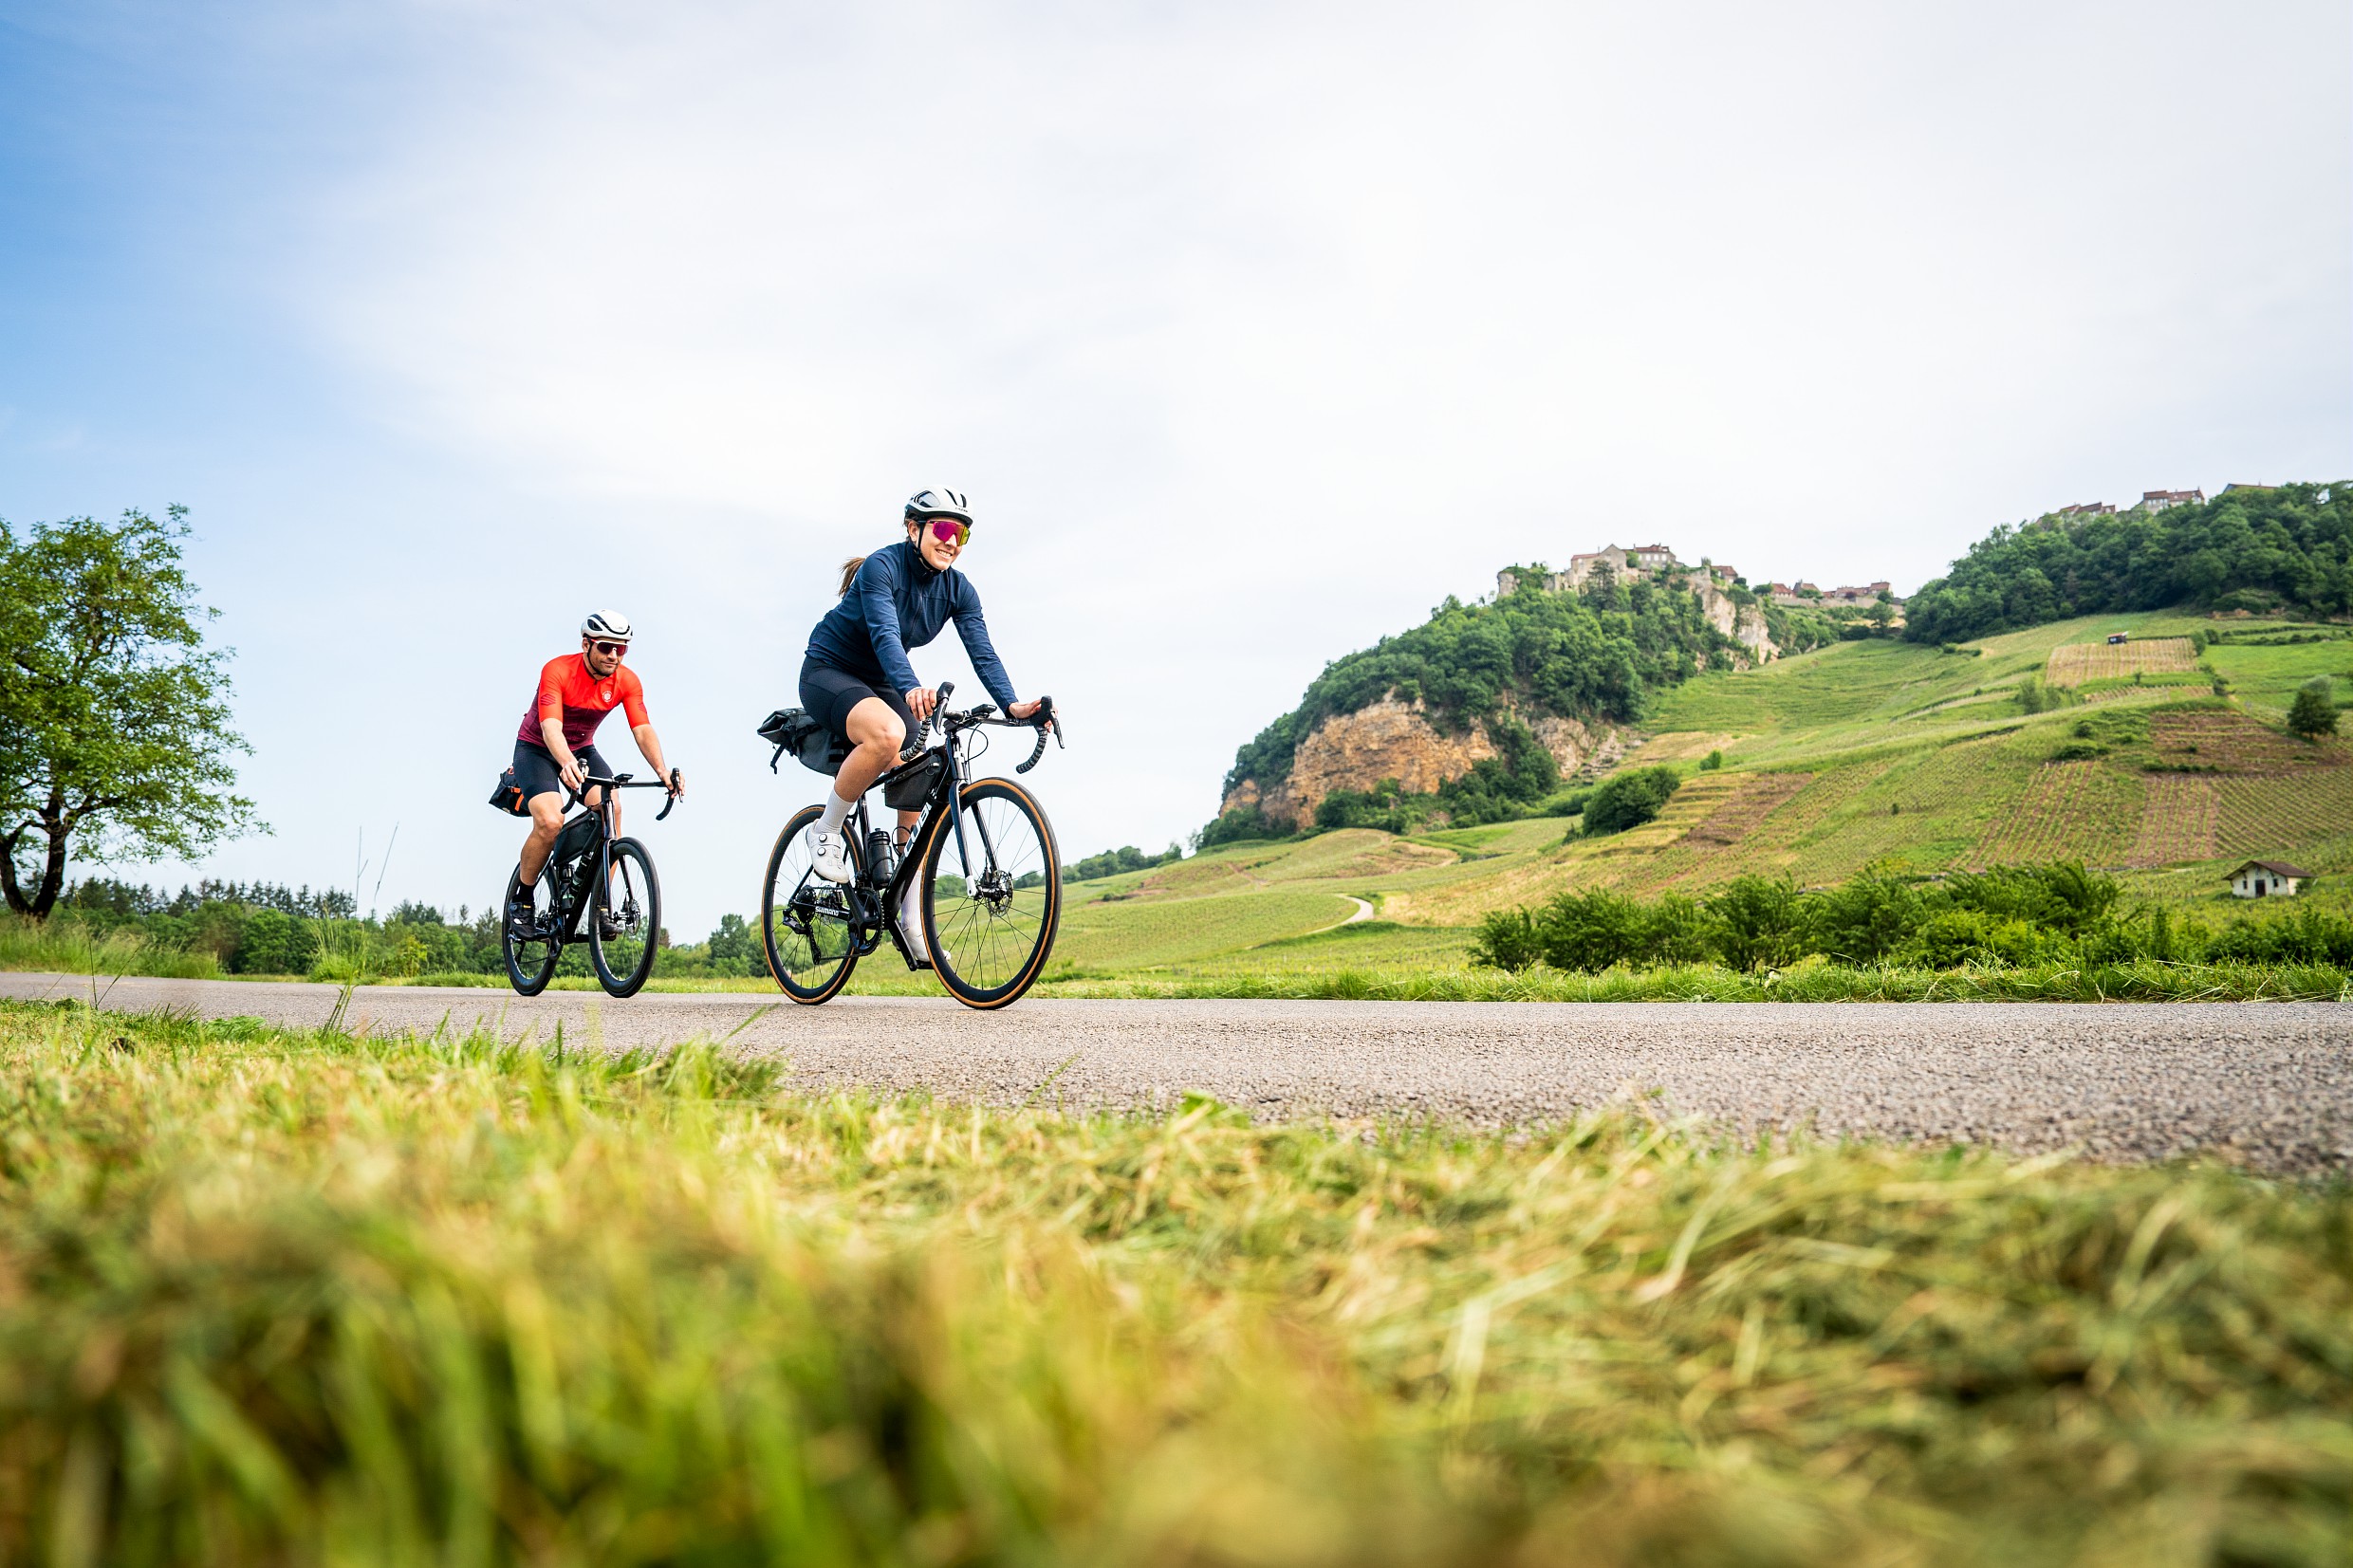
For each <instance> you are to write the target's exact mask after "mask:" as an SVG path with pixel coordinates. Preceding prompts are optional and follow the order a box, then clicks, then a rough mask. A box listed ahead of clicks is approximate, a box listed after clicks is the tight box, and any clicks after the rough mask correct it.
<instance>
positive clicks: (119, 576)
mask: <svg viewBox="0 0 2353 1568" xmlns="http://www.w3.org/2000/svg"><path fill="white" fill-rule="evenodd" d="M186 518H187V508H186V507H172V508H171V509H170V511H169V512H168V513H167V514H166V521H164V522H160V523H158V522H157V521H156V520H155V519H154V518H151V517H148V516H146V515H145V514H144V513H141V512H138V511H127V512H125V513H123V514H122V518H121V521H120V522H119V523H114V524H105V523H100V522H98V521H96V520H95V519H92V518H87V517H76V518H68V519H66V520H65V522H63V523H41V524H36V525H34V526H33V528H32V530H31V531H30V533H28V534H27V535H26V536H24V537H23V538H19V537H18V536H17V535H16V534H15V533H14V532H13V531H12V530H11V529H10V528H9V526H8V524H7V523H5V522H0V648H5V649H6V650H7V652H6V654H5V655H0V894H4V895H6V897H7V899H8V905H9V909H11V910H13V911H15V912H16V913H20V914H28V915H31V916H33V917H34V918H35V919H43V918H46V916H47V915H48V913H49V910H50V909H51V907H52V906H54V905H55V904H56V902H57V895H58V894H59V892H60V891H61V890H62V889H63V888H64V887H65V862H66V858H67V856H68V853H69V852H70V853H71V854H72V855H74V856H76V857H79V858H82V859H84V860H89V861H97V862H102V861H106V860H116V859H133V860H136V859H149V858H156V857H157V856H159V855H166V854H169V855H176V856H180V857H183V858H193V857H195V856H197V855H200V854H201V853H203V852H204V851H205V850H206V849H207V848H209V847H210V846H211V845H213V843H215V842H217V841H218V840H219V839H223V838H225V837H229V836H231V835H233V834H235V833H238V832H241V831H245V830H247V829H250V828H252V827H255V826H257V825H258V824H257V823H256V822H255V821H254V818H253V802H250V801H248V800H245V799H243V798H241V797H239V796H236V795H233V794H232V793H230V790H231V787H232V785H233V784H235V782H236V772H235V769H234V768H232V766H230V763H229V760H228V759H229V757H230V754H231V753H232V752H237V751H250V750H251V749H252V748H251V747H249V746H248V745H246V743H245V741H244V739H243V737H241V736H239V735H238V734H237V732H236V731H235V730H233V729H231V728H230V713H229V703H228V700H227V699H228V692H229V681H228V675H227V673H226V672H227V665H228V662H229V656H230V652H231V651H230V650H228V649H225V648H207V647H206V646H205V645H204V627H203V623H204V622H205V621H207V620H210V619H212V618H213V617H214V616H216V615H217V614H218V612H217V611H214V610H210V609H206V608H204V607H203V606H201V605H199V604H198V603H197V602H196V598H195V596H196V587H195V583H193V582H191V581H189V580H188V575H187V573H186V572H185V571H184V570H182V569H181V566H180V541H181V540H182V539H184V538H186V537H187V534H188V525H187V522H186Z"/></svg>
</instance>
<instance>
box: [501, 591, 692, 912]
mask: <svg viewBox="0 0 2353 1568" xmlns="http://www.w3.org/2000/svg"><path fill="white" fill-rule="evenodd" d="M632 635H633V634H632V633H631V631H630V627H629V618H628V617H627V616H624V615H622V614H621V613H620V612H619V611H617V610H598V611H596V612H594V613H593V614H591V615H590V616H589V617H588V618H587V619H585V620H584V621H582V622H581V623H580V652H579V653H578V654H565V655H560V656H558V657H556V658H551V659H549V660H548V661H547V663H546V664H545V665H543V666H542V667H541V669H540V672H539V692H538V693H537V695H535V696H534V697H533V698H532V700H531V706H530V707H528V708H527V709H525V710H523V728H522V729H520V730H518V731H517V732H516V734H515V748H514V772H515V782H516V783H517V784H520V785H522V787H523V802H524V804H525V806H526V807H527V808H528V810H529V811H530V813H531V832H530V836H529V837H528V838H527V839H524V840H523V859H522V863H521V864H520V865H519V866H518V867H517V868H516V885H517V888H518V890H519V892H518V895H517V896H516V898H515V899H514V901H513V902H511V903H510V904H509V905H508V906H507V924H508V927H509V929H510V930H511V931H513V932H514V933H515V934H516V935H517V936H526V937H528V936H532V935H535V934H537V932H535V931H534V929H533V922H534V919H535V916H534V915H533V913H532V910H531V887H532V884H533V883H535V882H537V881H538V880H539V874H540V872H541V871H542V870H543V869H544V868H545V867H546V866H547V853H548V851H549V850H551V849H553V848H554V847H555V842H556V834H557V833H558V832H559V831H561V830H562V828H563V826H564V791H565V790H566V789H572V790H577V789H579V788H580V786H581V781H582V780H583V779H584V778H586V777H588V776H589V775H591V774H594V775H597V776H599V777H602V778H607V779H609V778H611V777H612V776H613V775H612V770H611V769H610V768H608V767H606V766H605V765H604V758H603V757H602V755H600V754H599V753H598V751H597V748H596V747H595V746H593V745H591V744H590V742H591V740H592V738H593V737H594V736H595V735H596V732H597V727H598V726H599V725H601V724H602V723H603V722H604V715H606V714H607V713H610V712H611V711H612V710H614V709H616V708H619V709H621V710H624V711H625V712H627V714H628V715H629V733H630V734H631V735H632V736H634V737H635V738H636V740H637V743H638V750H639V752H641V753H643V754H644V757H645V760H646V761H647V762H648V763H649V764H651V765H652V766H653V769H654V776H655V777H656V778H658V779H665V780H668V781H669V784H670V793H671V794H673V795H684V794H685V793H686V783H685V780H684V779H683V778H681V777H680V776H679V775H677V774H675V773H673V772H671V770H670V769H669V767H668V766H665V765H664V764H663V762H662V749H661V740H660V737H658V736H657V735H656V734H655V733H654V723H653V721H652V720H651V719H649V718H647V717H646V715H645V688H644V687H643V686H642V685H640V684H639V680H638V673H637V672H636V671H634V670H624V669H622V668H621V657H622V655H625V654H627V653H628V652H629V639H630V637H631V636H632ZM603 795H604V791H603V790H602V789H591V790H590V791H588V793H587V796H586V803H587V804H589V805H591V806H594V805H596V804H597V803H598V802H600V801H601V800H602V798H603ZM614 810H615V816H614V821H615V825H616V826H618V825H619V822H620V806H619V802H615V807H614Z"/></svg>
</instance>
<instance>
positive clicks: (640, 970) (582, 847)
mask: <svg viewBox="0 0 2353 1568" xmlns="http://www.w3.org/2000/svg"><path fill="white" fill-rule="evenodd" d="M676 784H677V774H676V770H675V769H674V770H673V771H672V773H671V782H670V783H669V784H663V783H662V782H661V781H659V780H658V779H656V780H648V781H646V782H645V783H643V784H639V783H635V782H633V780H632V776H631V775H630V774H627V773H621V774H618V775H616V776H614V777H612V778H609V779H606V778H597V777H593V776H592V777H588V778H584V779H583V780H581V787H580V789H577V790H572V789H567V790H566V791H565V795H566V797H567V799H566V800H565V802H564V805H565V810H567V811H568V810H570V809H571V808H572V807H573V806H575V805H580V804H582V803H584V791H586V790H588V789H592V788H596V787H597V786H599V785H602V786H603V793H602V795H600V796H599V797H598V799H597V803H596V804H595V805H593V806H590V807H588V809H587V810H585V811H584V812H582V813H581V814H580V815H579V816H577V817H575V818H573V819H572V820H571V821H568V822H566V823H565V824H564V830H563V831H562V832H561V833H559V834H557V835H556V843H555V848H554V849H552V850H550V851H549V852H548V855H547V865H545V866H543V867H542V868H541V869H540V873H539V880H538V881H536V882H534V883H533V884H532V886H531V908H532V912H533V923H532V928H531V929H532V934H531V935H529V936H523V937H519V936H517V935H516V934H515V933H514V929H513V922H512V921H511V920H506V919H503V918H502V922H501V926H500V935H499V946H500V949H501V950H503V951H504V952H505V954H506V958H507V978H508V980H509V981H510V982H511V983H512V984H513V986H514V988H515V991H516V993H517V994H518V995H521V996H537V995H538V994H539V993H540V992H542V991H544V990H546V989H547V982H548V981H550V980H553V979H554V978H555V973H556V965H557V964H559V963H561V962H562V961H563V958H564V949H565V945H566V944H569V943H574V942H585V943H587V944H588V962H589V964H590V966H591V967H592V968H595V970H596V971H597V984H599V985H600V986H602V987H604V988H605V990H606V991H608V992H609V993H611V994H612V995H614V996H635V995H637V994H638V988H639V987H641V986H643V985H644V984H645V981H646V977H647V976H648V975H650V974H652V973H653V972H654V954H655V953H656V952H657V951H658V950H659V948H660V945H661V883H660V881H659V880H658V878H657V877H656V876H654V858H653V857H652V856H650V855H648V854H646V852H645V846H644V845H643V844H641V843H639V842H638V841H637V840H636V839H623V838H619V837H617V836H615V834H614V832H613V818H614V811H615V808H616V807H617V806H618V805H619V803H620V800H621V797H620V795H619V793H618V791H621V790H623V789H668V790H670V791H671V796H670V800H669V802H668V803H667V804H665V805H664V806H663V807H662V808H661V811H660V812H659V813H658V815H657V816H656V817H655V818H654V821H661V820H662V818H664V817H667V816H669V815H670V808H671V807H672V806H675V805H676V804H677V803H678V797H677V791H676ZM522 882H523V872H522V867H521V866H517V867H516V868H515V870H513V871H512V872H510V873H509V874H508V876H507V897H508V900H509V903H508V904H507V905H503V906H501V907H502V909H504V908H510V907H511V904H512V900H513V898H514V897H515V895H516V893H517V891H518V890H519V889H520V888H521V886H522Z"/></svg>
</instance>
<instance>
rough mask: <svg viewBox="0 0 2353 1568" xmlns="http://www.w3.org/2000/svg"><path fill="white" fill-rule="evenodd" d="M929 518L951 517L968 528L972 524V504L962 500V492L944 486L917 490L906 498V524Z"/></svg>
mask: <svg viewBox="0 0 2353 1568" xmlns="http://www.w3.org/2000/svg"><path fill="white" fill-rule="evenodd" d="M929 517H953V518H954V519H955V520H956V521H957V522H959V523H961V524H963V525H964V526H967V527H970V526H972V522H973V507H972V504H971V503H970V502H969V501H967V500H966V499H965V498H964V492H963V491H962V490H952V489H948V488H947V487H946V486H944V485H942V486H938V487H936V488H935V489H928V490H917V491H916V492H915V493H914V494H913V495H911V496H909V497H907V521H908V522H910V523H914V522H917V521H919V520H921V519H924V518H929Z"/></svg>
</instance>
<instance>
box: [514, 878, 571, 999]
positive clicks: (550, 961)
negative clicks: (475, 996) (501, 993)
mask: <svg viewBox="0 0 2353 1568" xmlns="http://www.w3.org/2000/svg"><path fill="white" fill-rule="evenodd" d="M550 859H551V861H552V857H551V858H550ZM552 870H553V866H552V864H550V865H549V866H548V867H547V868H544V869H542V870H541V872H540V874H539V881H538V882H537V883H536V884H534V885H533V887H532V889H531V907H532V909H533V910H534V911H535V912H536V913H537V918H538V921H539V928H538V929H539V930H541V931H543V932H547V935H545V936H539V937H529V938H518V937H517V936H516V935H515V933H514V932H512V931H510V930H509V929H508V927H507V916H506V913H505V912H506V909H507V907H508V905H511V904H512V903H513V901H514V896H515V889H516V888H517V887H518V886H520V885H521V883H522V875H521V868H519V867H518V868H517V869H516V870H515V871H510V872H509V873H508V874H507V903H506V904H502V905H501V906H500V907H499V908H500V913H499V938H498V946H499V950H500V952H501V953H503V954H504V955H505V957H506V960H507V982H508V984H510V985H511V986H512V987H514V988H515V994H516V995H517V996H537V995H538V994H539V993H540V992H542V991H544V990H546V989H547V982H548V981H550V980H553V979H554V978H555V976H556V963H557V961H558V960H559V959H561V958H562V957H563V956H564V939H563V937H562V936H560V935H559V934H557V933H556V930H555V892H556V889H555V878H554V877H553V876H550V875H549V873H550V872H551V871H552Z"/></svg>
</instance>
